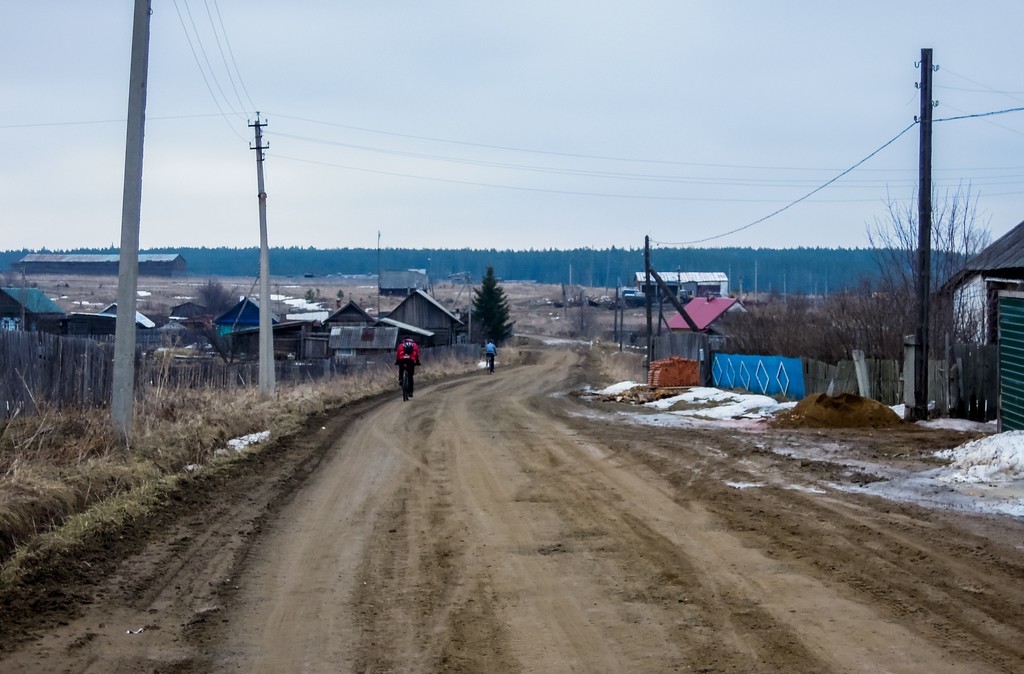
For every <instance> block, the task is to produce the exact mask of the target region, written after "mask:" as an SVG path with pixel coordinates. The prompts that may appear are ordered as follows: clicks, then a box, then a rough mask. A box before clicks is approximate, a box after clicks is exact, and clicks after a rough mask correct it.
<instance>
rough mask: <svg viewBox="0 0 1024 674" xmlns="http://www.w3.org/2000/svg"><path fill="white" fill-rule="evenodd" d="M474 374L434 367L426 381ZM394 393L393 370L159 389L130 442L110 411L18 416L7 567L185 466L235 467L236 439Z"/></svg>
mask: <svg viewBox="0 0 1024 674" xmlns="http://www.w3.org/2000/svg"><path fill="white" fill-rule="evenodd" d="M475 367H476V363H475V362H464V361H463V362H460V361H458V360H456V359H455V358H454V357H443V358H440V359H435V360H431V361H430V363H429V367H425V368H423V369H422V370H421V376H422V380H421V381H423V382H428V381H432V380H437V379H440V378H443V377H446V376H450V375H453V374H457V373H463V372H467V371H471V370H473V369H475ZM395 387H396V384H395V382H394V373H393V372H392V370H391V368H379V369H370V370H366V371H363V372H360V373H358V374H353V375H350V376H346V377H338V378H334V379H331V380H323V381H319V382H315V383H305V384H298V385H287V386H279V387H278V392H277V394H276V395H275V396H274V397H272V398H269V399H261V398H260V397H259V395H258V394H257V393H256V392H255V391H254V390H250V389H228V390H225V389H199V390H194V389H182V390H175V389H169V388H166V387H155V388H151V389H147V390H146V391H145V392H143V393H141V394H140V395H141V398H140V400H138V402H137V404H136V410H135V415H134V422H133V428H132V437H131V442H130V443H128V444H126V443H125V442H124V440H123V438H121V437H119V435H118V434H117V433H116V432H115V431H114V429H113V427H112V425H111V423H110V420H109V410H107V409H76V410H60V411H56V410H49V411H46V412H43V413H41V414H37V415H34V416H24V415H22V416H18V417H15V418H14V419H11V420H10V421H9V422H8V423H6V424H4V425H3V426H0V559H9V560H10V561H9V563H8V566H10V565H13V566H14V567H17V566H18V561H17V559H18V556H17V555H16V554H15V553H16V551H17V550H19V549H27V550H35V549H37V548H38V547H39V546H40V545H56V546H58V547H66V546H67V545H69V544H70V543H69V541H71V540H73V539H74V538H75V536H77V535H80V534H82V533H84V532H86V531H88V530H89V528H90V523H91V525H92V526H93V527H95V525H96V523H97V522H98V521H100V520H105V519H109V518H110V517H114V518H115V519H117V518H123V517H125V516H126V513H130V512H133V511H135V510H137V509H139V508H143V509H144V508H145V507H146V506H145V504H146V503H147V502H148V500H149V499H151V498H152V494H153V493H154V490H156V491H159V490H161V489H165V488H167V484H168V483H170V484H173V482H175V481H176V480H178V479H181V478H182V477H183V476H185V475H186V473H185V470H184V469H185V466H194V465H199V466H206V465H210V464H214V463H217V462H223V461H230V460H232V459H233V458H234V456H236V453H234V452H223V451H218V450H222V449H223V448H224V447H226V445H227V441H228V440H229V439H231V438H235V437H240V436H243V435H247V434H250V433H255V432H260V431H266V430H269V431H270V433H271V436H272V437H283V436H286V435H289V434H291V433H293V432H296V431H297V430H299V429H300V428H301V427H302V425H303V424H304V422H305V421H306V420H307V419H308V418H309V417H310V416H312V415H315V414H317V413H320V412H324V411H327V410H330V409H334V408H337V407H340V406H342V405H345V404H346V403H350V402H353V401H356V400H359V399H363V398H367V397H370V396H373V395H376V394H379V393H382V392H385V391H388V390H390V389H394V388H395ZM255 451H258V450H255ZM161 485H163V486H161ZM7 573H8V574H10V573H11V571H10V569H8V571H7Z"/></svg>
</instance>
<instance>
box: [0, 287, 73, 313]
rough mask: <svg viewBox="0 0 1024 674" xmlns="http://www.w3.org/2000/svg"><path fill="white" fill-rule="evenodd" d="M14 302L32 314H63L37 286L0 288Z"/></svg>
mask: <svg viewBox="0 0 1024 674" xmlns="http://www.w3.org/2000/svg"><path fill="white" fill-rule="evenodd" d="M0 291H3V292H4V293H5V294H6V295H8V296H9V297H10V298H11V299H12V300H14V302H15V303H16V304H20V305H21V306H23V307H25V311H28V312H30V313H33V314H63V313H64V310H63V309H61V308H60V307H59V306H57V304H56V303H55V302H54V301H53V300H51V299H50V298H49V297H47V296H46V294H45V293H44V292H43V291H42V290H40V289H39V288H0Z"/></svg>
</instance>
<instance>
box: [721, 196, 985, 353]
mask: <svg viewBox="0 0 1024 674" xmlns="http://www.w3.org/2000/svg"><path fill="white" fill-rule="evenodd" d="M915 203H916V202H915V201H912V202H909V203H907V204H899V203H897V202H895V201H892V200H890V201H889V202H888V212H889V217H888V219H884V220H878V219H876V220H875V223H874V225H873V226H871V227H869V228H868V240H869V241H870V242H871V245H872V247H873V248H874V250H875V253H876V260H877V263H878V271H879V273H878V276H877V278H875V279H870V280H868V279H865V280H863V281H862V282H861V284H860V286H859V287H857V288H855V289H850V290H847V291H845V292H842V293H833V294H831V295H829V297H828V298H827V299H820V298H819V299H811V298H801V297H799V296H791V297H789V298H787V301H785V302H781V301H772V302H768V303H766V304H764V305H760V306H749V307H747V313H746V314H742V315H740V316H738V317H737V318H736V319H735V320H734V321H731V322H730V325H729V342H728V344H729V346H728V348H729V349H730V350H731V351H735V352H736V353H757V354H777V355H783V356H794V357H796V356H802V357H806V358H815V359H818V360H823V361H826V362H837V361H839V360H845V359H848V358H850V355H851V352H852V351H853V349H860V350H863V351H864V352H865V355H867V356H868V357H869V358H885V359H900V358H902V357H903V340H904V338H905V336H906V335H910V334H913V333H914V330H915V321H916V311H915V306H916V301H917V299H916V288H917V263H916V261H917V240H918V228H917V212H916V208H915V206H914V204H915ZM988 240H989V230H988V226H987V223H981V222H980V219H979V216H978V208H977V202H976V200H975V199H974V198H973V197H972V195H971V192H970V187H969V186H968V187H966V188H965V187H963V186H960V187H958V188H957V189H956V190H955V191H953V192H951V193H947V195H946V198H945V199H944V200H943V201H942V202H941V203H940V204H939V206H938V208H937V210H936V211H935V212H934V220H933V225H932V247H933V253H932V270H931V279H932V292H931V294H930V297H931V302H932V305H931V307H930V309H931V310H930V312H929V314H930V317H931V325H930V327H929V329H930V330H931V336H932V339H931V340H930V343H931V344H932V345H933V347H934V348H935V349H938V348H940V345H941V344H942V343H943V339H942V338H943V336H944V335H945V334H946V333H949V334H950V336H951V337H952V338H953V339H954V340H958V341H965V338H966V337H967V331H966V330H965V329H964V325H965V321H964V317H962V316H957V315H955V314H956V308H955V306H954V303H953V298H952V296H951V294H950V293H948V292H939V290H940V288H942V286H943V284H945V283H946V282H947V281H948V280H949V279H951V278H953V277H954V276H955V275H956V274H957V273H958V272H960V271H962V270H963V269H964V265H965V264H966V262H967V260H968V259H969V258H970V257H971V256H972V255H974V254H975V253H977V252H978V251H980V250H981V249H982V248H984V247H985V246H986V245H987V244H988Z"/></svg>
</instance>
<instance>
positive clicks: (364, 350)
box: [327, 325, 399, 362]
mask: <svg viewBox="0 0 1024 674" xmlns="http://www.w3.org/2000/svg"><path fill="white" fill-rule="evenodd" d="M398 331H399V329H398V327H396V326H391V325H377V326H371V325H363V326H359V325H335V326H333V327H332V328H331V336H330V340H329V341H328V343H327V348H328V350H329V351H330V353H332V354H333V355H334V358H335V360H343V361H347V362H352V361H353V360H354V359H363V360H370V359H373V358H380V357H390V355H391V353H392V352H393V351H394V350H395V348H396V347H397V345H398Z"/></svg>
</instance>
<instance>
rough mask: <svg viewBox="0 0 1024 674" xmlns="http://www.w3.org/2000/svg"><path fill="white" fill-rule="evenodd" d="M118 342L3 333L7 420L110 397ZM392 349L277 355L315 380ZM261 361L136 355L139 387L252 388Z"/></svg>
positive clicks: (379, 359) (358, 367)
mask: <svg viewBox="0 0 1024 674" xmlns="http://www.w3.org/2000/svg"><path fill="white" fill-rule="evenodd" d="M479 352H480V347H479V346H478V345H472V344H457V345H454V346H448V347H434V348H430V349H424V351H423V355H422V360H423V362H424V363H426V364H427V365H428V366H429V363H430V361H431V360H436V359H440V358H443V357H454V358H457V359H462V360H471V359H473V358H476V357H478V356H479ZM113 363H114V344H113V341H111V340H95V339H87V338H81V337H67V336H60V335H52V334H48V333H43V332H20V331H9V332H0V420H3V419H7V418H10V417H11V416H12V415H14V414H15V413H17V412H18V411H19V410H24V411H33V410H36V409H39V408H40V407H42V406H44V405H47V406H54V407H58V408H60V407H69V406H99V405H105V404H108V403H109V401H110V398H111V391H112V385H113ZM393 366H394V356H393V355H392V354H391V353H386V354H381V355H379V356H369V357H361V358H359V359H346V360H334V359H331V358H322V359H317V360H307V361H298V360H295V361H291V360H285V361H276V362H275V363H274V370H275V377H276V379H277V381H278V382H280V383H282V384H294V383H302V382H311V381H316V380H319V379H324V378H330V377H338V376H344V375H347V374H351V373H354V372H358V371H365V370H368V369H370V370H372V369H380V370H389V369H391V368H392V367H393ZM258 373H259V366H258V364H257V363H256V362H254V361H241V362H234V363H227V362H224V361H223V360H221V359H219V358H194V359H185V360H181V359H175V358H170V357H163V356H161V355H159V354H158V355H155V356H154V355H144V354H143V351H142V347H140V348H139V349H138V353H137V355H136V374H135V382H136V389H137V390H138V391H141V390H144V389H145V388H155V389H156V388H158V389H160V390H163V391H168V390H175V389H195V388H230V387H248V386H253V387H254V386H256V385H257V384H258V376H259V374H258Z"/></svg>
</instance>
